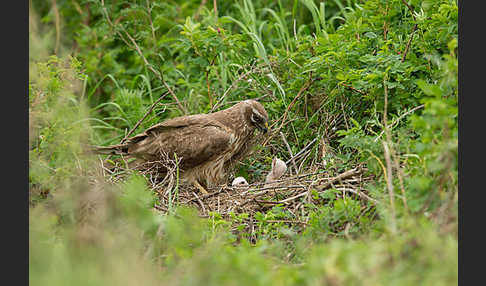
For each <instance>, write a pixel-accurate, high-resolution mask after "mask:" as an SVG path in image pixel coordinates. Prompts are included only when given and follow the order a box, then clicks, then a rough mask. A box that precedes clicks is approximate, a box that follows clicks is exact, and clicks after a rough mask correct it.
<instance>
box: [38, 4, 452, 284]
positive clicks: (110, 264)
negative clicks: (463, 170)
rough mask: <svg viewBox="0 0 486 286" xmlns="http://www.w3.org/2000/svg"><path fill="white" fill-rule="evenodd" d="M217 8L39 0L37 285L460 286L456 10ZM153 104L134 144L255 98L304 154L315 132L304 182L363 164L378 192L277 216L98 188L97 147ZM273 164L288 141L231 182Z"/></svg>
mask: <svg viewBox="0 0 486 286" xmlns="http://www.w3.org/2000/svg"><path fill="white" fill-rule="evenodd" d="M216 2H217V5H218V6H217V15H215V12H214V10H213V8H214V7H213V6H212V5H213V2H212V1H207V3H206V1H203V2H201V1H196V0H192V1H184V2H180V3H179V2H178V1H142V0H138V1H131V2H127V1H91V0H73V1H72V0H57V1H53V2H50V1H32V3H30V4H31V8H32V9H31V11H32V12H31V13H30V15H29V16H30V33H29V39H30V43H31V45H30V46H29V51H30V56H29V59H30V71H29V76H30V80H29V145H30V148H29V185H30V190H29V191H30V202H31V209H30V213H29V233H30V236H29V250H30V251H29V255H30V256H29V261H30V264H29V274H30V275H29V276H30V278H29V279H30V282H31V283H32V284H38V285H43V284H49V285H56V284H58V285H65V284H66V281H71V282H70V283H71V284H80V285H81V284H82V285H86V283H88V284H93V285H100V284H102V285H109V284H113V285H120V284H122V285H123V284H126V285H134V284H143V285H152V284H153V285H160V283H164V284H167V285H247V284H248V285H315V284H326V285H327V284H329V285H354V284H360V285H411V284H423V285H455V284H457V181H458V178H457V166H458V157H457V144H458V121H457V104H458V101H457V100H458V99H457V95H458V92H457V84H458V83H457V46H458V43H457V29H458V28H457V17H458V8H457V3H456V1H452V0H437V1H429V0H426V1H415V0H412V1H407V3H408V2H409V5H410V7H412V8H413V11H410V10H409V8H408V7H407V6H406V5H405V4H404V3H403V1H401V0H393V1H385V0H367V1H354V0H348V1H341V0H334V1H321V2H316V1H308V0H305V1H304V0H302V1H298V0H280V1H269V0H264V1H251V0H241V1H237V2H231V1H216ZM53 3H56V5H55V6H54V5H52V4H53ZM201 3H206V4H204V5H202V6H201ZM58 16H59V17H60V18H59V17H58ZM58 21H60V22H58ZM55 51H57V54H56V55H54V53H55ZM68 54H69V55H72V56H67V55H68ZM169 88H170V89H171V90H170V91H169ZM172 93H173V94H172ZM223 95H224V97H223ZM161 96H164V98H163V99H162V100H161V101H160V103H159V104H157V105H156V106H154V108H153V110H152V111H151V112H150V113H149V114H148V115H147V117H146V118H145V119H144V120H143V121H142V122H141V124H140V126H139V127H138V128H137V130H135V133H137V132H140V131H142V130H143V129H145V128H147V127H149V126H151V125H153V124H155V123H158V122H160V121H162V120H164V119H167V118H171V117H174V116H177V115H181V114H183V113H185V111H184V109H185V110H187V111H188V113H191V114H195V113H200V112H210V111H214V110H219V109H222V108H226V107H228V106H230V105H231V104H233V103H234V102H235V101H239V100H243V99H248V98H258V99H260V101H262V102H263V103H264V105H265V108H266V110H267V111H268V113H269V117H270V121H271V122H270V123H271V124H273V130H277V131H281V132H282V133H283V134H285V137H286V138H287V141H288V143H289V145H290V146H291V149H292V152H293V154H295V153H297V152H299V151H300V150H302V148H303V147H304V146H306V145H307V144H308V143H310V142H311V141H312V140H313V139H314V138H316V137H317V138H318V139H322V140H318V141H317V143H316V144H315V146H313V147H312V148H311V149H310V150H311V151H310V153H309V156H308V157H307V158H306V160H305V161H304V162H303V163H302V165H303V170H305V171H304V172H306V171H307V170H308V169H309V170H311V169H312V170H315V168H325V169H326V170H325V171H327V172H328V173H329V174H331V175H333V174H337V173H338V172H343V171H345V170H347V169H349V168H351V167H353V166H355V165H356V164H357V163H363V164H364V165H365V166H366V167H367V170H368V171H367V172H368V174H367V175H371V176H373V178H374V180H373V182H372V183H370V184H368V185H366V186H364V188H365V189H366V190H368V191H369V193H368V195H369V196H370V197H371V198H372V199H373V201H370V200H362V198H360V197H359V196H357V195H356V194H350V193H348V192H346V193H345V195H344V196H343V195H342V194H343V192H342V191H338V190H337V189H336V188H333V189H329V190H326V191H325V192H323V193H320V194H319V193H317V192H316V191H314V190H311V191H310V195H311V196H312V198H313V199H314V203H308V202H306V201H304V200H302V201H301V203H302V206H303V207H304V208H306V209H307V210H310V215H309V217H308V218H306V221H305V222H304V221H297V220H299V219H300V217H299V215H298V214H295V213H293V212H291V211H290V210H289V209H287V208H285V206H283V205H275V206H273V207H272V208H270V209H268V210H266V211H261V212H258V213H256V214H247V213H240V214H233V215H232V217H231V221H226V220H224V219H222V217H221V215H220V214H218V213H217V212H212V213H211V214H210V216H209V218H207V219H202V218H199V217H198V216H197V215H196V213H195V210H193V209H182V208H179V207H176V206H175V204H173V202H175V196H177V192H175V193H172V194H171V207H170V215H164V216H162V215H160V214H158V213H156V212H154V211H152V210H151V209H152V208H153V206H154V204H155V203H156V194H153V193H151V191H150V190H149V188H148V187H147V180H146V179H145V178H144V177H143V176H141V175H137V174H127V178H126V179H125V180H124V181H123V182H110V183H108V182H105V181H104V180H103V178H102V177H100V176H99V174H101V173H102V170H98V168H97V167H93V166H97V163H96V162H95V160H98V158H93V157H91V156H89V155H87V154H86V152H85V151H86V146H87V145H91V144H96V145H107V144H115V143H118V142H120V140H121V139H122V138H123V137H124V136H125V135H126V134H127V132H128V131H129V130H131V129H132V128H133V127H135V125H136V124H137V122H139V120H140V119H141V118H142V117H143V116H144V115H145V114H146V112H147V110H148V109H149V108H150V107H151V106H152V105H153V104H154V103H155V101H156V100H158V99H159V98H160V97H161ZM174 96H175V97H176V98H177V100H178V101H179V102H180V104H181V105H182V107H183V108H180V106H179V103H178V102H177V100H176V98H175V97H174ZM385 98H386V100H385ZM283 114H286V116H285V118H286V121H285V122H282V118H283ZM385 118H386V121H385ZM280 126H281V129H278V128H279V127H280ZM275 135H276V136H275ZM385 146H387V147H388V149H386V148H385ZM324 147H326V150H328V152H326V153H325V154H323V153H322V150H323V148H324ZM274 156H278V157H279V158H282V159H285V160H286V159H288V158H289V154H288V150H287V149H286V148H285V146H284V144H283V141H281V140H280V138H279V136H278V132H275V134H273V137H272V138H271V140H270V143H269V144H267V145H266V146H258V147H257V148H256V152H255V153H254V155H253V156H252V157H251V158H248V159H247V160H245V161H244V162H242V164H240V165H238V166H237V168H235V173H234V174H232V175H235V176H238V175H243V176H245V177H246V178H247V179H248V180H249V181H251V182H257V181H262V180H263V179H264V176H265V173H266V172H267V171H268V169H269V166H270V162H271V159H272V158H273V157H274ZM324 166H325V167H324ZM389 170H391V173H389V172H390V171H389ZM388 178H390V179H391V180H390V181H391V186H390V185H388V184H387V179H388ZM390 188H392V191H393V193H394V195H393V196H392V197H390ZM392 198H393V204H392V202H391V201H392ZM375 201H376V203H375ZM250 215H253V217H252V219H254V222H255V223H254V224H253V225H248V223H247V221H248V219H249V218H250ZM393 225H394V226H395V227H392V226H393ZM249 229H251V231H249Z"/></svg>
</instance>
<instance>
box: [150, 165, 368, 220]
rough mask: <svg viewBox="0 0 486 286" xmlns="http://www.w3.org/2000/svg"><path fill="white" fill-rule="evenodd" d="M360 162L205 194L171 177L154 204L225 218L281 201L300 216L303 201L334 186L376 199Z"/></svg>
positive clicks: (316, 199) (314, 200)
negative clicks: (337, 169) (331, 172)
mask: <svg viewBox="0 0 486 286" xmlns="http://www.w3.org/2000/svg"><path fill="white" fill-rule="evenodd" d="M364 171H365V170H364V168H363V167H361V166H358V167H355V168H353V169H350V170H347V171H345V172H343V173H341V174H339V175H336V176H330V175H329V173H328V172H325V171H321V172H314V173H310V174H303V175H296V176H286V177H285V176H284V177H283V178H281V179H280V180H278V181H275V182H273V183H270V184H265V183H255V184H250V185H249V186H248V187H233V186H228V185H222V186H218V187H216V188H210V189H208V192H209V193H208V194H202V193H201V192H200V191H199V190H198V189H196V188H194V187H193V186H188V185H181V186H177V188H176V187H175V186H174V183H173V182H172V183H171V180H170V179H169V180H166V183H165V184H164V183H159V184H154V185H153V187H152V188H153V190H154V191H155V192H156V193H157V194H158V195H159V204H157V205H156V206H155V208H156V209H157V210H159V211H161V212H164V213H166V212H168V211H169V209H170V207H171V206H175V205H183V206H191V207H195V208H196V209H197V210H198V212H199V215H200V216H201V217H210V216H211V214H214V213H218V214H220V215H221V217H222V218H225V219H227V218H229V217H230V214H231V213H232V214H235V215H237V214H240V213H247V214H249V215H250V217H252V216H253V214H255V213H256V212H265V211H267V210H268V209H270V208H272V207H274V206H276V205H278V206H281V207H283V208H285V209H287V210H288V211H290V212H292V213H298V214H299V216H301V215H304V216H306V215H305V213H306V212H307V210H306V209H305V208H304V203H305V202H309V203H316V204H318V203H319V200H322V199H321V198H320V196H319V194H321V193H323V192H325V191H326V190H328V189H330V188H333V189H335V190H337V191H339V192H341V193H342V195H343V196H345V195H350V196H354V197H356V198H359V199H360V200H368V201H371V202H373V203H374V202H375V200H374V199H373V198H371V197H369V196H368V194H367V191H366V190H365V189H364V186H365V184H366V183H367V182H368V181H370V180H371V179H372V178H371V177H370V176H365V175H364Z"/></svg>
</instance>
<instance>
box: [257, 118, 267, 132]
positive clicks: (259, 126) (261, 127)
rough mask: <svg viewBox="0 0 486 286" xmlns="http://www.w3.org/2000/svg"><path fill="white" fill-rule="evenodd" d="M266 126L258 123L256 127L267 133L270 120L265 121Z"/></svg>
mask: <svg viewBox="0 0 486 286" xmlns="http://www.w3.org/2000/svg"><path fill="white" fill-rule="evenodd" d="M263 125H264V126H262V125H260V124H256V127H257V128H258V130H260V131H262V132H263V133H267V132H268V129H269V127H268V122H267V121H265V123H264V124H263Z"/></svg>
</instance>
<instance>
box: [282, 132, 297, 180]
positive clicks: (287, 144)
mask: <svg viewBox="0 0 486 286" xmlns="http://www.w3.org/2000/svg"><path fill="white" fill-rule="evenodd" d="M280 136H281V137H282V140H283V142H284V144H285V146H287V150H288V151H289V155H290V158H291V159H290V161H291V162H292V165H293V166H294V169H295V174H298V173H299V172H298V169H297V165H296V164H295V160H294V155H293V154H292V149H291V148H290V145H289V143H288V142H287V140H286V139H285V135H284V134H283V133H282V132H280Z"/></svg>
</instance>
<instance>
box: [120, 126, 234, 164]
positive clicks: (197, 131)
mask: <svg viewBox="0 0 486 286" xmlns="http://www.w3.org/2000/svg"><path fill="white" fill-rule="evenodd" d="M200 123H202V122H200ZM138 136H139V137H138V138H136V140H134V141H132V144H130V146H129V150H128V152H129V153H130V154H133V155H135V156H139V157H145V158H160V155H161V154H164V153H165V154H167V155H168V156H169V158H171V159H173V158H174V153H176V154H177V157H178V158H179V159H181V164H180V167H181V168H183V169H188V168H192V167H194V166H197V165H199V164H201V163H204V162H206V161H210V160H213V159H214V158H215V157H216V156H217V155H218V154H222V153H223V152H226V151H227V150H229V147H230V146H229V145H230V141H231V136H233V135H232V134H231V133H230V132H228V130H227V129H225V128H224V127H223V126H221V125H220V124H214V123H211V122H206V123H202V124H182V123H180V124H173V126H170V125H169V126H168V125H156V126H154V127H152V128H150V129H148V130H147V131H146V132H145V133H144V134H141V135H138ZM132 138H133V137H132Z"/></svg>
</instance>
